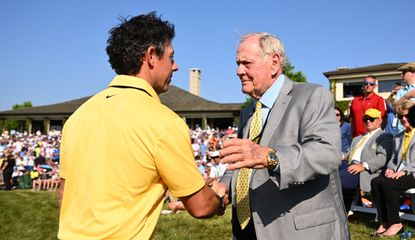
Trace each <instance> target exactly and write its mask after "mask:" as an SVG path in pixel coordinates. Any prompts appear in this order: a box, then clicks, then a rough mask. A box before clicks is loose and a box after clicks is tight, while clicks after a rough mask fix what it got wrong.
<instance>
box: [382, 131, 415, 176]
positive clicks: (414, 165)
mask: <svg viewBox="0 0 415 240" xmlns="http://www.w3.org/2000/svg"><path fill="white" fill-rule="evenodd" d="M403 139H404V132H401V133H399V134H398V135H396V136H395V138H394V141H393V145H394V154H393V157H392V159H391V160H390V161H389V162H388V164H387V168H390V169H393V170H395V171H396V170H398V168H399V166H400V163H401V162H402V151H403ZM406 159H408V161H407V163H408V165H407V166H406V167H405V168H403V170H406V171H408V172H410V173H411V174H415V136H414V137H412V140H411V142H410V143H409V147H408V152H407V153H406Z"/></svg>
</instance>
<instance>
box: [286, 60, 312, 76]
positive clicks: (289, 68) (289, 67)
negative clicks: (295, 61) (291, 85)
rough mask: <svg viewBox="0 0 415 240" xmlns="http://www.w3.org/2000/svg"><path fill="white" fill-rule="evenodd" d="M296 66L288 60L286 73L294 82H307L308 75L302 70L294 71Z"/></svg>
mask: <svg viewBox="0 0 415 240" xmlns="http://www.w3.org/2000/svg"><path fill="white" fill-rule="evenodd" d="M294 68H295V67H294V66H293V65H292V64H291V63H290V62H289V61H288V59H287V64H286V65H285V69H284V74H285V76H287V77H288V78H290V79H291V80H293V81H294V82H307V78H306V76H305V75H304V74H303V72H301V71H296V72H294Z"/></svg>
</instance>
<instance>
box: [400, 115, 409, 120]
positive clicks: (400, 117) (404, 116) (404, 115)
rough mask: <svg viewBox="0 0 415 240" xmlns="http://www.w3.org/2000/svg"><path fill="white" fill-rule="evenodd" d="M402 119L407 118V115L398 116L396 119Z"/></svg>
mask: <svg viewBox="0 0 415 240" xmlns="http://www.w3.org/2000/svg"><path fill="white" fill-rule="evenodd" d="M403 117H406V118H408V114H405V115H401V114H398V118H399V119H402V118H403Z"/></svg>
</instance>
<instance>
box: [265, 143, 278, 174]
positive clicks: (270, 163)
mask: <svg viewBox="0 0 415 240" xmlns="http://www.w3.org/2000/svg"><path fill="white" fill-rule="evenodd" d="M278 163H279V160H278V156H277V151H275V150H274V149H272V148H268V154H267V165H266V166H265V167H266V168H268V169H269V170H274V169H275V167H276V166H277V165H278Z"/></svg>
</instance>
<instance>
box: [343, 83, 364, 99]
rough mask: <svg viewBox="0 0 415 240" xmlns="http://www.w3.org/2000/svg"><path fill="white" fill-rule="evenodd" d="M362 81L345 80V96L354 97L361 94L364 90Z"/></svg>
mask: <svg viewBox="0 0 415 240" xmlns="http://www.w3.org/2000/svg"><path fill="white" fill-rule="evenodd" d="M362 86H363V83H362V82H345V83H343V98H352V97H355V96H357V95H360V94H361V92H362Z"/></svg>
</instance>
